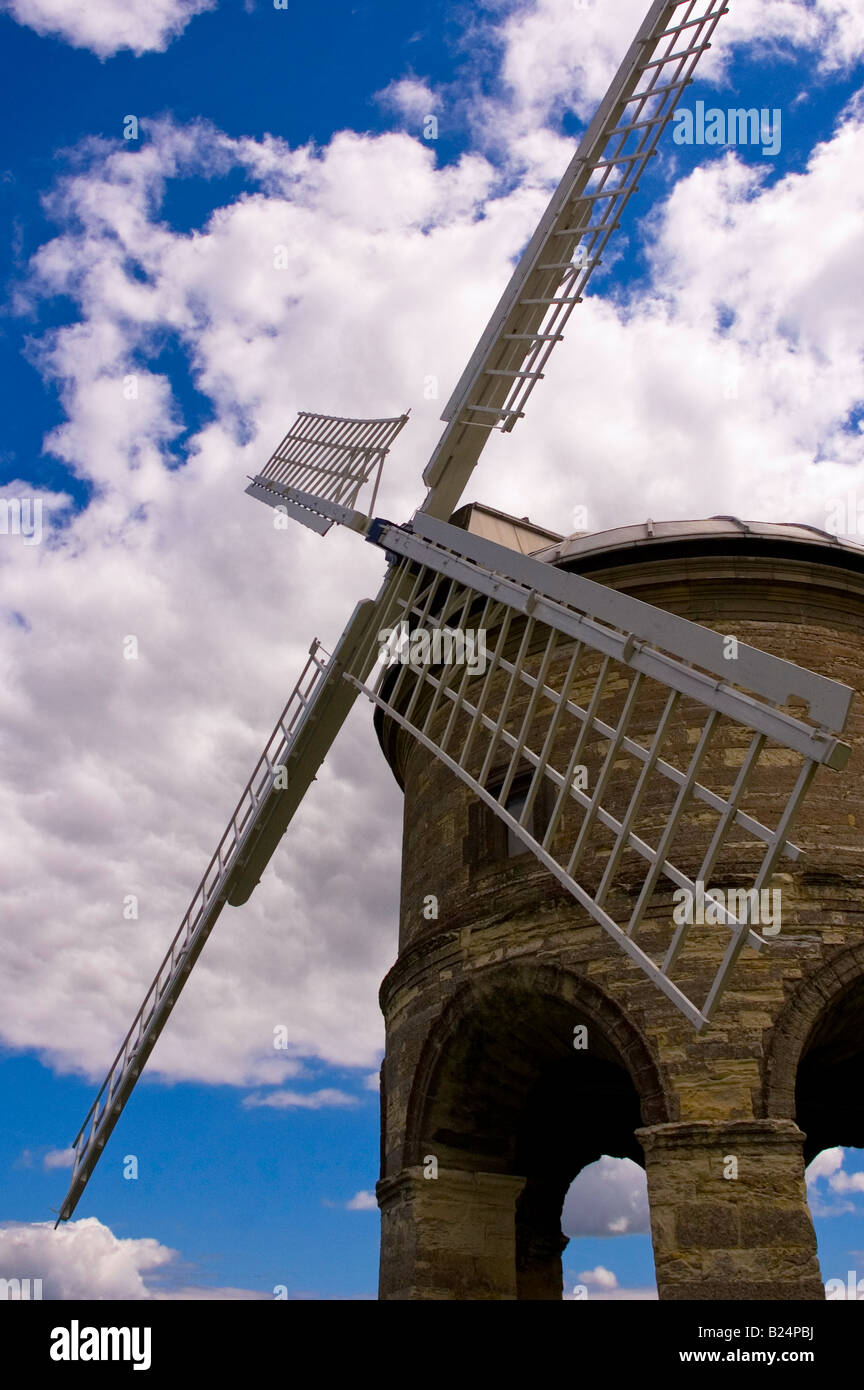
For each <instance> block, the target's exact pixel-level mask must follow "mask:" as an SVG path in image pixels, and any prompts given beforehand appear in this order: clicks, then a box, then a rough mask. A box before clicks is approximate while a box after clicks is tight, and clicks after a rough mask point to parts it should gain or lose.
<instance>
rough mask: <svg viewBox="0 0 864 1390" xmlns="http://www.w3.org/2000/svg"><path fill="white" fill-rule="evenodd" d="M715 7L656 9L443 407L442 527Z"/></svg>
mask: <svg viewBox="0 0 864 1390" xmlns="http://www.w3.org/2000/svg"><path fill="white" fill-rule="evenodd" d="M726 13H728V8H727V6H726V4H725V3H724V0H655V3H654V4H653V5H652V6H651V8H650V10H649V11H648V14H647V15H646V17H645V21H644V23H643V24H642V26H641V28H640V29H639V32H638V34H637V36H636V38H635V39H634V41H633V43H632V45H631V47H630V49H629V51H628V53H627V56H626V57H625V59H624V61H623V62H622V64H621V66H620V68H619V69H618V72H617V74H616V75H615V77H614V79H613V81H612V85H611V87H610V88H609V91H608V92H607V94H606V96H605V97H604V99H603V101H602V102H601V104H600V107H599V109H598V111H597V114H596V115H595V117H594V119H593V121H592V122H591V124H590V125H589V127H588V129H587V130H586V132H585V134H584V136H583V137H582V140H581V141H580V143H579V147H578V149H577V151H576V153H575V155H574V156H573V159H572V161H571V163H570V165H569V167H568V168H567V170H566V172H565V174H564V177H563V178H562V180H561V182H560V184H559V185H558V188H557V189H556V191H555V193H554V194H553V196H552V199H551V202H550V203H549V206H548V208H547V209H546V211H545V213H544V214H543V216H542V218H541V219H540V223H539V225H538V227H537V230H536V231H535V233H534V235H533V237H532V238H531V240H530V242H529V243H528V246H527V247H526V249H525V251H524V253H523V255H522V257H521V259H520V261H519V264H518V265H517V266H516V269H515V270H514V272H513V276H512V278H511V280H510V283H509V285H508V286H507V289H506V290H505V291H504V294H503V296H502V298H501V301H500V303H499V304H498V307H497V308H496V310H495V312H494V314H493V315H492V318H491V320H490V322H489V325H488V327H487V328H486V331H485V332H484V334H483V336H482V338H481V339H480V342H479V343H478V345H477V348H476V350H475V352H474V354H473V356H472V358H471V360H470V362H469V363H468V365H467V367H466V368H465V371H464V372H463V374H462V377H461V379H460V381H459V383H458V385H457V387H456V389H455V391H454V392H453V395H452V396H451V398H450V400H449V401H448V403H447V406H446V407H445V410H444V413H443V417H442V418H443V419H444V420H446V421H448V425H447V428H446V430H445V431H444V433H443V435H442V437H441V440H440V442H439V444H438V446H437V448H436V450H435V453H434V454H433V456H432V458H431V460H430V462H429V464H428V466H427V468H426V471H425V473H424V474H423V481H424V482H425V483H426V485H427V487H428V488H429V493H428V496H427V498H426V501H425V502H424V504H423V508H422V510H423V511H426V512H429V514H430V515H432V516H437V517H441V518H443V519H445V520H446V519H447V518H448V517H449V516H450V515H451V514H452V512H453V511H454V509H455V508H456V506H457V504H458V501H459V498H460V497H461V495H462V492H463V491H464V488H465V484H466V483H467V481H468V478H469V477H470V475H471V473H472V471H473V469H474V468H475V466H476V464H477V461H478V459H479V457H480V454H481V452H482V450H483V448H484V446H485V444H486V441H487V440H488V438H489V435H490V433H491V431H492V430H493V429H500V430H504V431H509V430H512V429H513V427H514V425H515V424H516V422H517V421H518V420H519V419H521V417H522V416H523V415H524V413H525V405H526V402H527V401H528V398H529V396H530V395H531V392H532V391H533V389H534V387H535V386H536V384H537V382H538V381H540V380H542V377H543V370H544V368H545V366H546V363H547V362H548V360H549V356H550V354H551V353H552V351H553V349H554V347H555V344H556V343H558V342H560V340H561V337H562V335H563V331H564V328H565V326H566V324H567V321H568V319H569V317H570V315H571V313H572V312H573V309H574V307H575V306H576V305H577V304H578V303H580V301H581V299H582V297H583V294H584V291H585V287H586V285H587V283H588V280H589V279H590V277H591V275H592V273H593V271H594V269H595V268H596V267H597V266H598V265H599V264H600V262H601V257H602V254H603V252H604V250H605V248H606V246H607V243H608V242H609V239H610V237H611V236H612V235H613V233H614V232H615V231H616V229H617V228H618V226H619V225H620V220H621V216H622V213H623V212H624V209H625V208H626V206H627V203H628V202H629V200H630V197H631V195H632V194H633V193H635V192H636V189H637V188H638V185H639V179H640V177H641V175H642V173H643V172H644V170H645V167H646V165H647V163H648V161H649V160H650V159H651V158H652V156H653V155H654V153H655V150H656V146H657V142H658V141H659V139H660V137H661V135H662V134H663V131H664V130H665V128H666V126H667V125H668V123H669V121H670V120H671V119H672V116H673V115H674V112H675V107H676V106H677V104H678V101H679V99H680V97H681V94H682V92H683V91H684V89H685V87H686V86H687V85H688V83H689V82H691V81H692V79H693V73H694V70H695V68H696V64H697V63H698V61H699V59H700V57H701V56H702V54H703V53H704V52H705V50H706V49H707V48H709V47H710V46H711V38H712V35H713V33H714V30H715V28H716V26H717V24H718V22H719V20H720V18H721V17H722V16H723V15H724V14H726Z"/></svg>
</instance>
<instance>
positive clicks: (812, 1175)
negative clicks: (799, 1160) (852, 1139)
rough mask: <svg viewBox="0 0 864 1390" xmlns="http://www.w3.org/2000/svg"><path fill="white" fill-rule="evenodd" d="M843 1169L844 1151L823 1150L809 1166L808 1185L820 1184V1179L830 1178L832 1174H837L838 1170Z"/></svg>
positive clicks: (838, 1149)
mask: <svg viewBox="0 0 864 1390" xmlns="http://www.w3.org/2000/svg"><path fill="white" fill-rule="evenodd" d="M842 1167H843V1150H842V1149H840V1148H837V1149H823V1150H822V1152H821V1154H817V1155H816V1157H815V1158H814V1159H813V1160H812V1162H810V1163H809V1164H808V1165H807V1174H806V1177H807V1182H808V1184H810V1183H815V1182H818V1181H819V1179H820V1178H827V1177H830V1176H831V1174H832V1173H836V1172H837V1171H838V1169H840V1168H842Z"/></svg>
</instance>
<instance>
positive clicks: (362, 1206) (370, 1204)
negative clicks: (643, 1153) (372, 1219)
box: [345, 1192, 378, 1211]
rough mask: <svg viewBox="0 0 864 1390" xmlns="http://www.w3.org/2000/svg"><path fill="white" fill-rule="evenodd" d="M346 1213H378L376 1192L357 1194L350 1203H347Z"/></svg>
mask: <svg viewBox="0 0 864 1390" xmlns="http://www.w3.org/2000/svg"><path fill="white" fill-rule="evenodd" d="M345 1209H346V1211H377V1210H378V1201H377V1199H376V1197H375V1193H374V1192H355V1194H354V1196H353V1197H352V1198H351V1200H350V1202H346V1203H345Z"/></svg>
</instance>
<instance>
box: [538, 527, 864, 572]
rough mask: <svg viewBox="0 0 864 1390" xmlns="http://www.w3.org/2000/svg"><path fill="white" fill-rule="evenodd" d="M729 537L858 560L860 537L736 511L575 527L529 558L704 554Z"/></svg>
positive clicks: (752, 546) (765, 547) (824, 558)
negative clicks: (665, 552) (607, 527)
mask: <svg viewBox="0 0 864 1390" xmlns="http://www.w3.org/2000/svg"><path fill="white" fill-rule="evenodd" d="M730 543H731V547H732V548H733V549H735V550H737V551H745V550H746V551H751V550H752V551H758V552H761V553H763V554H765V553H770V552H772V551H774V552H775V553H776V552H777V551H778V548H779V550H780V551H782V552H783V553H785V554H789V553H790V550H796V549H797V548H799V547H805V548H806V547H810V548H813V547H818V548H819V549H820V550H821V551H823V552H833V558H831V559H829V556H828V554H827V553H824V554H822V555H820V557H819V559H820V561H821V562H822V563H826V562H827V563H834V564H846V565H848V566H849V567H850V568H856V569H857V568H858V567H859V566H861V565H862V564H864V542H862V541H859V540H855V539H853V538H852V537H850V536H835V535H832V534H831V532H830V531H823V530H820V529H819V527H818V526H807V525H804V524H802V523H800V522H772V521H742V520H741V518H740V517H737V516H712V517H707V518H706V519H705V520H702V521H652V520H650V519H649V520H648V521H643V522H640V523H638V524H637V525H635V526H616V527H613V528H612V529H610V530H608V531H594V532H585V531H576V532H574V533H573V534H572V535H570V536H566V537H565V538H564V539H563V540H562V541H561V542H559V543H557V544H555V545H550V546H544V547H542V548H541V549H538V550H535V551H533V552H532V558H533V559H535V560H545V561H546V562H547V563H549V564H555V563H560V562H564V561H568V560H574V561H577V562H578V561H580V560H581V559H583V558H586V559H588V558H590V557H593V556H597V557H599V556H600V555H606V554H610V553H614V552H624V551H630V552H631V553H632V552H634V551H642V550H644V549H646V548H647V547H649V546H650V547H651V548H652V550H653V551H655V553H656V552H657V551H658V550H667V549H668V550H670V552H673V551H674V553H675V554H681V553H682V551H684V552H686V551H687V550H688V549H692V551H693V553H696V554H700V555H706V554H718V553H720V552H721V551H726V552H727V553H728V551H729V549H730ZM622 558H623V556H622ZM657 558H659V555H658V557H657ZM802 558H803V556H802Z"/></svg>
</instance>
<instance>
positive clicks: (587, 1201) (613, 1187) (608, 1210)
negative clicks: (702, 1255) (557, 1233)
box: [561, 1154, 650, 1283]
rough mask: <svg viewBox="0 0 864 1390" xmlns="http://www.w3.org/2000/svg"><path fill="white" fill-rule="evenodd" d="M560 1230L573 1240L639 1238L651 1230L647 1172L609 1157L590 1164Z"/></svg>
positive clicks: (578, 1182)
mask: <svg viewBox="0 0 864 1390" xmlns="http://www.w3.org/2000/svg"><path fill="white" fill-rule="evenodd" d="M561 1229H562V1231H563V1232H564V1234H565V1236H570V1237H571V1238H573V1237H575V1236H622V1235H636V1234H644V1233H645V1232H647V1231H648V1230H650V1223H649V1215H648V1184H647V1182H646V1179H645V1170H644V1169H643V1168H640V1167H639V1165H638V1163H634V1162H633V1160H632V1159H629V1158H610V1157H609V1155H608V1154H604V1155H603V1157H602V1158H600V1159H598V1160H597V1162H596V1163H589V1165H588V1167H587V1168H583V1169H582V1172H581V1173H580V1174H579V1176H578V1177H577V1178H576V1179H575V1181H574V1182H572V1183H571V1185H570V1190H569V1191H568V1193H567V1196H566V1198H565V1199H564V1211H563V1213H562V1216H561ZM579 1277H580V1280H582V1282H584V1283H587V1282H588V1280H587V1279H583V1277H582V1276H581V1275H580V1276H579Z"/></svg>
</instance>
